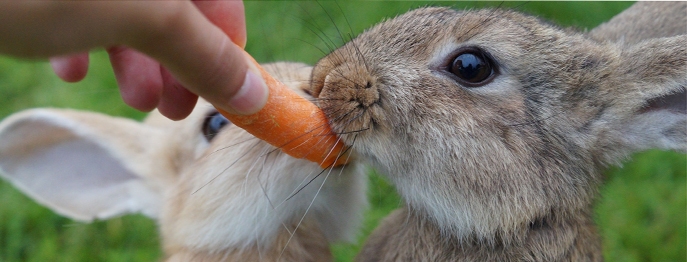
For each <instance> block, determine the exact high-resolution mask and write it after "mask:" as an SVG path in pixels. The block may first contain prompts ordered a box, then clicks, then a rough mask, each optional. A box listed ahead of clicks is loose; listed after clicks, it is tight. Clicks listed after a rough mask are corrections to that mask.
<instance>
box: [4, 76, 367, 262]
mask: <svg viewBox="0 0 687 262" xmlns="http://www.w3.org/2000/svg"><path fill="white" fill-rule="evenodd" d="M265 68H266V70H268V71H269V72H271V74H272V75H274V76H275V77H277V78H280V79H281V80H282V81H284V82H285V83H286V84H287V85H289V86H290V87H291V88H293V89H294V90H297V91H298V92H300V93H301V94H302V95H304V96H306V97H307V95H305V94H304V93H303V92H302V89H303V88H306V87H307V81H303V80H302V79H307V77H309V74H310V69H311V67H310V66H307V65H304V64H297V63H275V64H269V65H266V66H265ZM214 112H216V111H215V109H214V108H213V107H211V106H210V105H209V104H207V103H206V102H201V103H199V105H197V106H196V108H195V109H194V111H193V113H192V114H191V116H190V117H188V118H187V119H185V120H182V121H178V122H175V121H171V120H169V119H166V118H165V117H163V116H162V115H161V114H159V113H158V112H153V113H151V114H149V116H148V117H147V118H146V119H145V121H144V122H143V123H140V122H136V121H133V120H129V119H123V118H117V117H111V116H106V115H102V114H98V113H92V112H81V111H74V110H65V109H31V110H27V111H23V112H19V113H16V114H14V115H12V116H10V117H8V118H7V119H5V120H4V121H3V122H2V123H0V168H1V169H2V172H1V173H2V175H3V177H4V178H6V179H7V180H9V181H10V182H12V183H13V184H14V185H15V186H16V187H17V188H19V189H21V190H22V191H23V192H24V193H26V194H27V195H29V196H31V197H32V198H34V199H35V200H36V201H37V202H39V203H41V204H43V205H45V206H47V207H49V208H51V209H53V210H54V211H56V212H57V213H60V214H62V215H65V216H68V217H71V218H73V219H76V220H80V221H91V220H93V219H107V218H110V217H114V216H118V215H123V214H127V213H137V212H140V213H143V214H145V215H147V216H149V217H152V218H154V219H157V221H158V223H159V225H160V232H161V236H162V242H163V245H164V251H165V254H166V260H167V261H329V260H331V253H330V250H329V243H330V242H332V241H352V240H354V237H355V236H356V233H357V228H358V226H359V224H360V221H361V219H362V212H363V210H364V209H365V208H366V206H367V202H366V201H367V200H366V198H365V192H366V181H367V179H366V177H365V170H364V167H363V166H362V165H360V164H359V163H358V162H357V161H355V160H354V161H351V163H350V164H349V165H347V166H345V167H341V168H335V169H327V170H324V171H323V170H322V169H321V168H320V167H319V166H318V165H317V164H316V163H311V162H309V161H307V160H302V159H294V158H292V157H290V156H288V155H286V154H284V153H282V152H281V151H280V150H278V149H276V148H274V147H272V146H270V145H268V144H267V143H265V142H263V141H261V140H258V139H255V138H253V137H252V136H251V135H250V134H248V133H246V132H245V131H243V130H242V129H240V128H238V127H236V126H232V125H230V124H229V125H227V126H225V127H224V128H222V129H221V132H219V133H218V134H217V135H215V137H214V138H213V139H212V140H210V141H209V142H208V139H206V137H204V135H203V133H202V132H201V130H202V127H203V124H204V123H205V121H206V119H207V118H208V116H209V115H210V114H212V113H214ZM310 180H312V181H311V182H309V181H310ZM307 183H309V184H307ZM306 184H307V185H306ZM298 190H300V191H298ZM297 191H298V192H297ZM295 192H297V193H295ZM306 212H307V214H306ZM292 234H293V236H292Z"/></svg>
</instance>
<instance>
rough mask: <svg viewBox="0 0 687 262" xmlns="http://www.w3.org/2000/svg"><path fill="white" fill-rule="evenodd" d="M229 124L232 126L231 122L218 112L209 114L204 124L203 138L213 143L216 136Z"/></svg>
mask: <svg viewBox="0 0 687 262" xmlns="http://www.w3.org/2000/svg"><path fill="white" fill-rule="evenodd" d="M229 124H231V122H230V121H229V120H228V119H227V118H226V117H224V116H223V115H222V114H220V113H218V112H214V113H212V114H209V115H208V116H207V117H206V118H205V122H204V123H203V136H205V139H207V140H208V142H209V141H212V139H213V138H215V135H217V133H219V131H220V130H222V128H223V127H225V126H226V125H229Z"/></svg>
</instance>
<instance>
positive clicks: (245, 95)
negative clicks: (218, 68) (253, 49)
mask: <svg viewBox="0 0 687 262" xmlns="http://www.w3.org/2000/svg"><path fill="white" fill-rule="evenodd" d="M254 70H255V69H253V68H249V69H248V70H247V71H246V77H245V78H244V79H245V80H243V85H242V86H241V88H240V89H239V91H238V92H237V93H236V94H235V95H234V97H232V98H231V99H230V100H229V106H230V107H231V108H233V109H234V111H236V112H237V113H239V114H244V115H250V114H253V113H256V112H258V111H260V109H262V107H264V106H265V103H267V93H268V90H267V84H265V81H264V80H263V79H262V77H261V76H260V75H259V74H258V73H256V72H254Z"/></svg>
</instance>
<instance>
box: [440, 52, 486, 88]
mask: <svg viewBox="0 0 687 262" xmlns="http://www.w3.org/2000/svg"><path fill="white" fill-rule="evenodd" d="M448 71H449V72H450V73H451V74H453V75H455V76H456V77H457V78H458V80H459V81H460V82H461V84H464V85H466V86H468V87H478V86H482V85H485V84H487V83H488V82H489V80H491V79H492V76H493V75H494V66H493V63H492V62H491V60H490V59H489V58H488V57H487V56H486V55H485V54H484V53H483V52H482V51H481V50H477V49H466V50H464V51H463V52H461V53H459V54H458V55H457V56H456V57H455V58H454V59H453V61H452V62H451V64H450V65H449V67H448Z"/></svg>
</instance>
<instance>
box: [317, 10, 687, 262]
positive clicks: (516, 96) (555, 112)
mask: <svg viewBox="0 0 687 262" xmlns="http://www.w3.org/2000/svg"><path fill="white" fill-rule="evenodd" d="M677 5H678V6H683V4H677ZM664 8H665V7H664ZM631 10H636V9H631ZM653 10H654V11H657V12H660V11H662V8H654V9H653ZM669 13H670V12H669ZM677 14H678V15H679V12H678V13H677ZM643 15H650V14H643ZM682 15H684V13H682ZM622 16H626V18H625V19H627V17H631V16H632V15H628V14H624V15H621V19H623V18H622ZM680 20H684V19H682V18H675V19H673V21H680ZM659 24H661V23H659ZM614 25H615V28H616V29H613V27H612V26H614ZM607 28H610V29H607ZM683 29H684V28H683ZM613 30H623V31H624V32H633V29H632V28H623V27H622V26H619V25H618V22H614V21H611V22H609V24H607V25H606V26H602V27H601V28H600V29H599V31H594V32H591V36H590V35H585V34H582V33H578V32H573V31H571V30H566V29H561V28H558V27H556V26H553V25H551V24H548V23H546V22H543V21H542V20H540V19H537V18H535V17H531V16H527V15H523V14H520V13H517V12H512V11H505V10H479V11H454V10H450V9H447V8H423V9H418V10H414V11H411V12H409V13H406V14H404V15H401V16H398V17H396V18H394V19H390V20H387V21H384V22H382V23H381V24H379V25H377V26H375V27H373V28H371V29H369V30H367V31H366V32H364V33H363V34H361V35H360V36H358V37H357V38H355V39H353V40H352V41H351V42H349V43H347V44H346V45H344V46H343V47H341V48H340V49H338V50H336V51H334V52H333V53H331V54H330V55H328V56H326V57H325V58H323V59H322V60H320V61H319V62H318V63H317V65H316V66H315V68H314V69H313V76H312V91H311V92H312V93H313V95H314V96H315V97H317V98H318V101H319V105H320V106H321V107H322V108H323V110H324V111H325V113H326V114H327V115H328V117H329V118H330V122H331V124H332V127H333V128H334V130H335V132H340V133H341V134H343V135H342V136H341V137H342V139H343V140H344V141H345V142H346V143H348V144H350V145H351V146H352V147H353V149H354V151H355V152H356V153H357V156H358V157H360V158H363V159H366V160H367V161H368V162H369V163H370V164H372V166H374V167H375V168H377V169H378V170H379V171H380V172H381V173H383V174H385V175H386V176H387V177H388V178H389V179H390V180H391V181H392V182H393V183H394V184H395V186H396V187H397V189H398V191H399V193H400V194H401V196H402V197H403V198H404V199H405V201H406V203H407V206H406V207H404V208H401V209H400V210H397V211H396V212H394V213H392V214H391V215H390V216H389V217H387V218H386V219H385V221H384V222H382V224H381V225H380V226H379V227H378V228H377V229H376V230H375V232H373V233H372V235H371V236H370V238H369V239H368V240H367V243H366V245H365V246H364V248H363V250H362V252H361V253H360V254H359V256H358V260H359V261H601V260H602V259H603V258H602V255H601V246H600V241H599V237H598V235H597V232H596V229H595V226H594V224H593V221H592V214H591V213H592V211H591V210H592V209H591V207H592V204H593V202H594V199H595V197H596V195H597V188H598V187H599V185H600V183H601V180H602V177H601V174H600V172H601V170H603V169H604V168H605V167H607V166H609V165H613V164H618V163H620V161H622V160H623V159H625V158H627V156H628V155H629V154H631V153H633V152H636V151H641V150H645V149H650V148H659V149H668V150H678V151H682V152H685V151H687V116H686V111H687V110H686V103H685V98H686V96H687V95H686V87H687V51H686V45H685V43H687V36H685V35H684V31H681V32H677V33H673V32H668V33H665V34H656V35H655V36H657V37H658V36H673V37H664V38H652V37H653V35H651V36H648V37H642V34H643V33H639V34H637V35H633V36H632V37H627V38H625V40H623V39H622V37H619V36H607V35H608V34H610V33H609V32H612V31H613ZM623 34H626V33H623ZM354 141H355V142H354Z"/></svg>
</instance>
